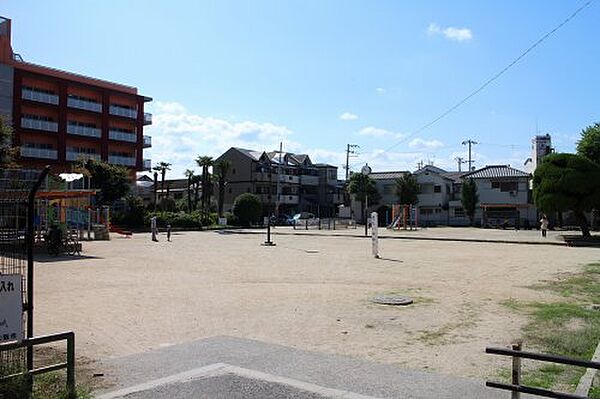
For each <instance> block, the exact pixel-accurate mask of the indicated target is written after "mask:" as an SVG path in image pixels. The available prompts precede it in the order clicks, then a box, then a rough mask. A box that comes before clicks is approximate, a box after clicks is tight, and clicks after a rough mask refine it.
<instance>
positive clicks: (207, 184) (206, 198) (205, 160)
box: [196, 156, 214, 217]
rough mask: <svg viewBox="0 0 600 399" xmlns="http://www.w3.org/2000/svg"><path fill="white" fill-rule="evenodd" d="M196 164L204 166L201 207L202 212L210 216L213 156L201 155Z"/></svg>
mask: <svg viewBox="0 0 600 399" xmlns="http://www.w3.org/2000/svg"><path fill="white" fill-rule="evenodd" d="M196 164H197V165H198V166H199V167H201V168H202V183H201V184H202V202H201V205H200V208H201V210H202V212H203V213H204V214H205V215H206V217H208V212H209V207H210V197H211V196H212V191H213V190H212V176H211V174H210V171H209V168H211V167H212V166H213V165H214V161H213V159H212V157H209V156H199V157H198V158H196Z"/></svg>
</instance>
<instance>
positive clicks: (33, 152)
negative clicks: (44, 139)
mask: <svg viewBox="0 0 600 399" xmlns="http://www.w3.org/2000/svg"><path fill="white" fill-rule="evenodd" d="M21 156H22V157H28V158H41V159H58V151H57V150H50V149H46V148H35V147H21Z"/></svg>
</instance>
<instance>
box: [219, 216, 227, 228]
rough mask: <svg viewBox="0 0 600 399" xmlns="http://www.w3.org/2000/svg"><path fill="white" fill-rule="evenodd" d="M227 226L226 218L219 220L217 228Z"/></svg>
mask: <svg viewBox="0 0 600 399" xmlns="http://www.w3.org/2000/svg"><path fill="white" fill-rule="evenodd" d="M225 225H227V218H219V226H225Z"/></svg>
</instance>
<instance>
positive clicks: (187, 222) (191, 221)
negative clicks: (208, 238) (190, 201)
mask: <svg viewBox="0 0 600 399" xmlns="http://www.w3.org/2000/svg"><path fill="white" fill-rule="evenodd" d="M153 216H156V222H157V224H158V226H159V227H161V228H164V227H166V226H167V225H168V224H170V225H171V226H172V227H186V228H200V227H202V222H201V221H200V220H201V218H200V212H192V213H185V212H152V213H148V214H147V215H146V225H147V226H149V225H150V219H151V218H152V217H153Z"/></svg>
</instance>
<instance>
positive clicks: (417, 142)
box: [408, 138, 444, 150]
mask: <svg viewBox="0 0 600 399" xmlns="http://www.w3.org/2000/svg"><path fill="white" fill-rule="evenodd" d="M408 146H409V147H410V148H414V149H418V148H423V149H428V150H431V149H435V148H440V147H443V146H444V143H442V142H441V141H439V140H423V139H421V138H415V139H412V140H411V141H410V142H409V143H408Z"/></svg>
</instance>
